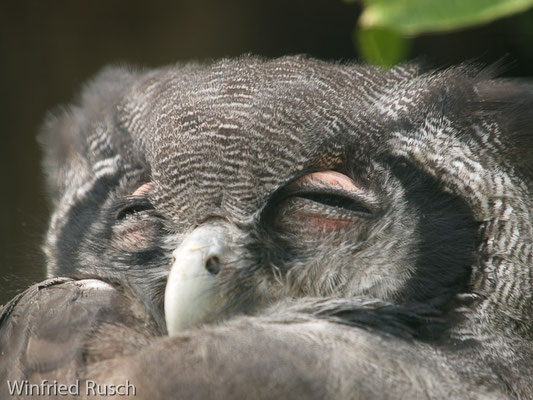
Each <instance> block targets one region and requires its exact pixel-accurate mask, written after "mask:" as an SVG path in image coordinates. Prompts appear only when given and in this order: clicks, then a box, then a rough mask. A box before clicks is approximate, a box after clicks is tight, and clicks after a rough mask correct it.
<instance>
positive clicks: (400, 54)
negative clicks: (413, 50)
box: [354, 28, 411, 67]
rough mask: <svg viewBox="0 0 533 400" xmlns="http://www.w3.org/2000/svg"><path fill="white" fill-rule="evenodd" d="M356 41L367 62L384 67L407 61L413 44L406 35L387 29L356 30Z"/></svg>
mask: <svg viewBox="0 0 533 400" xmlns="http://www.w3.org/2000/svg"><path fill="white" fill-rule="evenodd" d="M354 39H355V42H356V44H357V47H358V49H359V54H360V55H361V56H362V57H363V59H364V60H365V61H366V62H369V63H371V64H377V65H381V66H384V67H390V66H393V65H395V64H397V63H399V62H400V61H403V60H405V59H406V58H407V56H408V54H409V48H410V44H411V41H410V40H409V39H408V38H406V37H405V36H404V35H402V34H400V33H398V32H395V31H393V30H390V29H386V28H368V29H366V28H363V29H356V31H355V37H354Z"/></svg>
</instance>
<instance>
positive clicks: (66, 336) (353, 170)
mask: <svg viewBox="0 0 533 400" xmlns="http://www.w3.org/2000/svg"><path fill="white" fill-rule="evenodd" d="M494 75H495V73H494V71H493V70H492V69H491V68H483V67H480V66H476V65H473V64H464V65H459V66H456V67H452V68H447V69H441V70H428V69H425V68H424V67H421V66H419V65H416V64H407V65H402V66H397V67H394V68H391V69H388V70H383V69H380V68H378V67H373V66H365V65H358V64H354V63H332V62H324V61H320V60H316V59H312V58H308V57H304V56H292V57H283V58H279V59H273V60H267V59H262V58H259V57H253V56H246V57H241V58H238V59H224V60H220V61H217V62H212V63H206V64H194V63H189V64H178V65H173V66H169V67H164V68H159V69H154V70H142V71H140V70H135V69H127V68H124V67H119V68H117V67H114V68H108V69H105V70H104V71H102V72H101V73H100V74H99V75H98V76H97V77H96V78H95V79H94V80H93V81H92V82H90V83H89V84H88V85H87V86H86V87H85V89H84V90H83V92H82V94H81V96H80V97H79V98H78V99H77V101H76V102H75V104H74V105H72V106H70V107H67V108H63V109H61V110H59V111H56V112H55V113H54V114H53V115H51V116H50V117H49V118H48V120H47V122H46V124H45V127H44V128H43V132H42V133H41V135H40V140H41V143H42V145H43V148H44V152H45V157H44V168H45V171H46V176H47V185H48V191H49V197H50V199H51V204H52V211H53V212H52V216H51V219H50V224H49V229H48V232H47V234H46V239H45V243H44V246H43V248H44V253H45V257H46V262H47V271H48V275H49V279H48V280H46V281H44V282H42V283H40V284H37V285H34V286H32V287H31V288H29V289H28V290H27V291H26V292H24V293H22V294H20V295H19V296H17V297H16V298H15V299H13V300H12V301H11V302H10V303H8V304H7V305H5V306H4V307H3V309H2V313H1V317H0V349H1V354H2V355H1V358H0V363H1V364H0V382H1V383H0V389H1V390H3V391H4V392H3V393H2V396H7V395H5V394H4V393H8V392H9V394H12V393H13V391H15V394H16V393H18V394H26V395H27V394H28V393H27V392H24V390H30V389H31V388H33V389H35V390H40V391H41V392H42V391H45V390H49V392H48V394H52V395H53V394H57V390H58V389H57V388H58V385H71V384H73V382H77V383H78V384H80V382H81V385H82V386H83V387H85V391H83V390H82V391H81V393H79V396H81V397H83V396H86V397H91V396H92V395H94V391H93V392H90V391H89V387H91V388H92V390H95V389H94V385H97V387H98V388H99V389H98V390H100V392H98V393H97V394H101V395H103V390H104V389H105V390H115V391H117V390H119V389H124V390H125V389H130V391H129V392H128V393H121V392H120V391H118V392H115V393H119V394H120V395H126V396H130V397H131V398H136V399H215V398H216V399H226V398H227V399H241V398H242V399H280V398H285V399H450V398H453V399H528V398H533V373H532V371H533V312H532V310H533V290H532V289H533V288H532V284H533V282H532V280H533V273H532V268H533V229H532V216H531V211H532V209H533V208H532V201H533V196H532V195H533V174H532V173H531V171H532V167H533V162H532V160H533V157H532V154H533V151H532V150H533V147H532V146H533V136H532V135H533V128H532V126H533V114H532V109H533V86H532V85H531V84H530V83H527V82H524V81H513V80H505V79H497V78H495V77H494ZM51 382H54V383H53V384H52V383H51ZM125 382H127V384H128V385H131V386H126V383H125ZM15 383H16V384H17V385H16V386H14V385H15ZM32 385H34V386H32ZM53 385H56V386H53ZM90 385H93V386H90ZM121 385H122V386H121ZM17 390H18V391H19V392H16V391H17ZM53 390H56V392H53ZM109 393H110V392H109V391H108V392H107V395H109ZM70 394H72V393H70Z"/></svg>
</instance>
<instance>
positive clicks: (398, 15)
mask: <svg viewBox="0 0 533 400" xmlns="http://www.w3.org/2000/svg"><path fill="white" fill-rule="evenodd" d="M364 3H365V5H366V8H365V9H364V11H363V14H362V15H361V18H360V20H359V23H360V25H361V27H362V28H366V29H369V28H377V27H381V28H388V29H392V30H395V31H397V32H400V33H403V34H406V35H416V34H419V33H422V32H438V31H448V30H453V29H458V28H463V27H467V26H471V25H479V24H485V23H488V22H490V21H493V20H495V19H498V18H501V17H504V16H508V15H511V14H514V13H518V12H521V11H524V10H526V9H528V8H529V7H532V6H533V0H365V1H364Z"/></svg>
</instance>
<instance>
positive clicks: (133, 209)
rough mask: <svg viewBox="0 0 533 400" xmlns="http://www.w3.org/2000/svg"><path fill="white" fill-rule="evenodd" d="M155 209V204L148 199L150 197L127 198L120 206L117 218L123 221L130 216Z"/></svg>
mask: <svg viewBox="0 0 533 400" xmlns="http://www.w3.org/2000/svg"><path fill="white" fill-rule="evenodd" d="M153 209H154V206H153V205H152V204H151V203H150V202H149V201H148V199H146V198H140V197H138V196H135V197H132V198H129V199H127V200H126V202H125V204H123V205H122V206H121V207H119V209H118V211H117V213H116V217H115V219H116V220H117V221H121V220H123V219H124V218H126V217H128V216H131V215H135V214H139V213H141V212H143V211H148V210H153Z"/></svg>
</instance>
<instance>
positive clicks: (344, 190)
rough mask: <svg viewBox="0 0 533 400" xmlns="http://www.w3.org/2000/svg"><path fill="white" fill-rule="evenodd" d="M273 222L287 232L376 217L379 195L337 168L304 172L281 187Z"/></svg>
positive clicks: (331, 228) (330, 227) (352, 223)
mask: <svg viewBox="0 0 533 400" xmlns="http://www.w3.org/2000/svg"><path fill="white" fill-rule="evenodd" d="M276 204H277V205H276V207H275V209H276V213H275V217H274V226H276V227H277V229H280V230H282V231H286V232H295V233H296V232H297V233H301V234H306V230H309V229H311V231H317V230H318V231H325V232H333V231H337V230H341V229H347V228H350V227H353V226H357V225H359V224H360V223H361V222H362V221H369V220H373V219H374V217H375V216H376V213H377V211H378V210H379V209H380V205H381V203H380V199H379V198H378V196H377V195H376V194H375V193H374V192H373V191H372V190H370V189H369V188H367V187H366V186H365V185H362V184H361V183H357V182H356V181H354V180H353V179H352V178H350V177H348V176H347V175H344V174H341V173H340V172H337V171H321V172H313V173H310V174H307V175H304V176H303V177H301V178H298V179H297V180H295V181H293V182H291V183H289V184H288V185H287V186H286V187H285V188H283V189H282V190H281V192H280V193H279V196H278V201H277V203H276Z"/></svg>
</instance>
